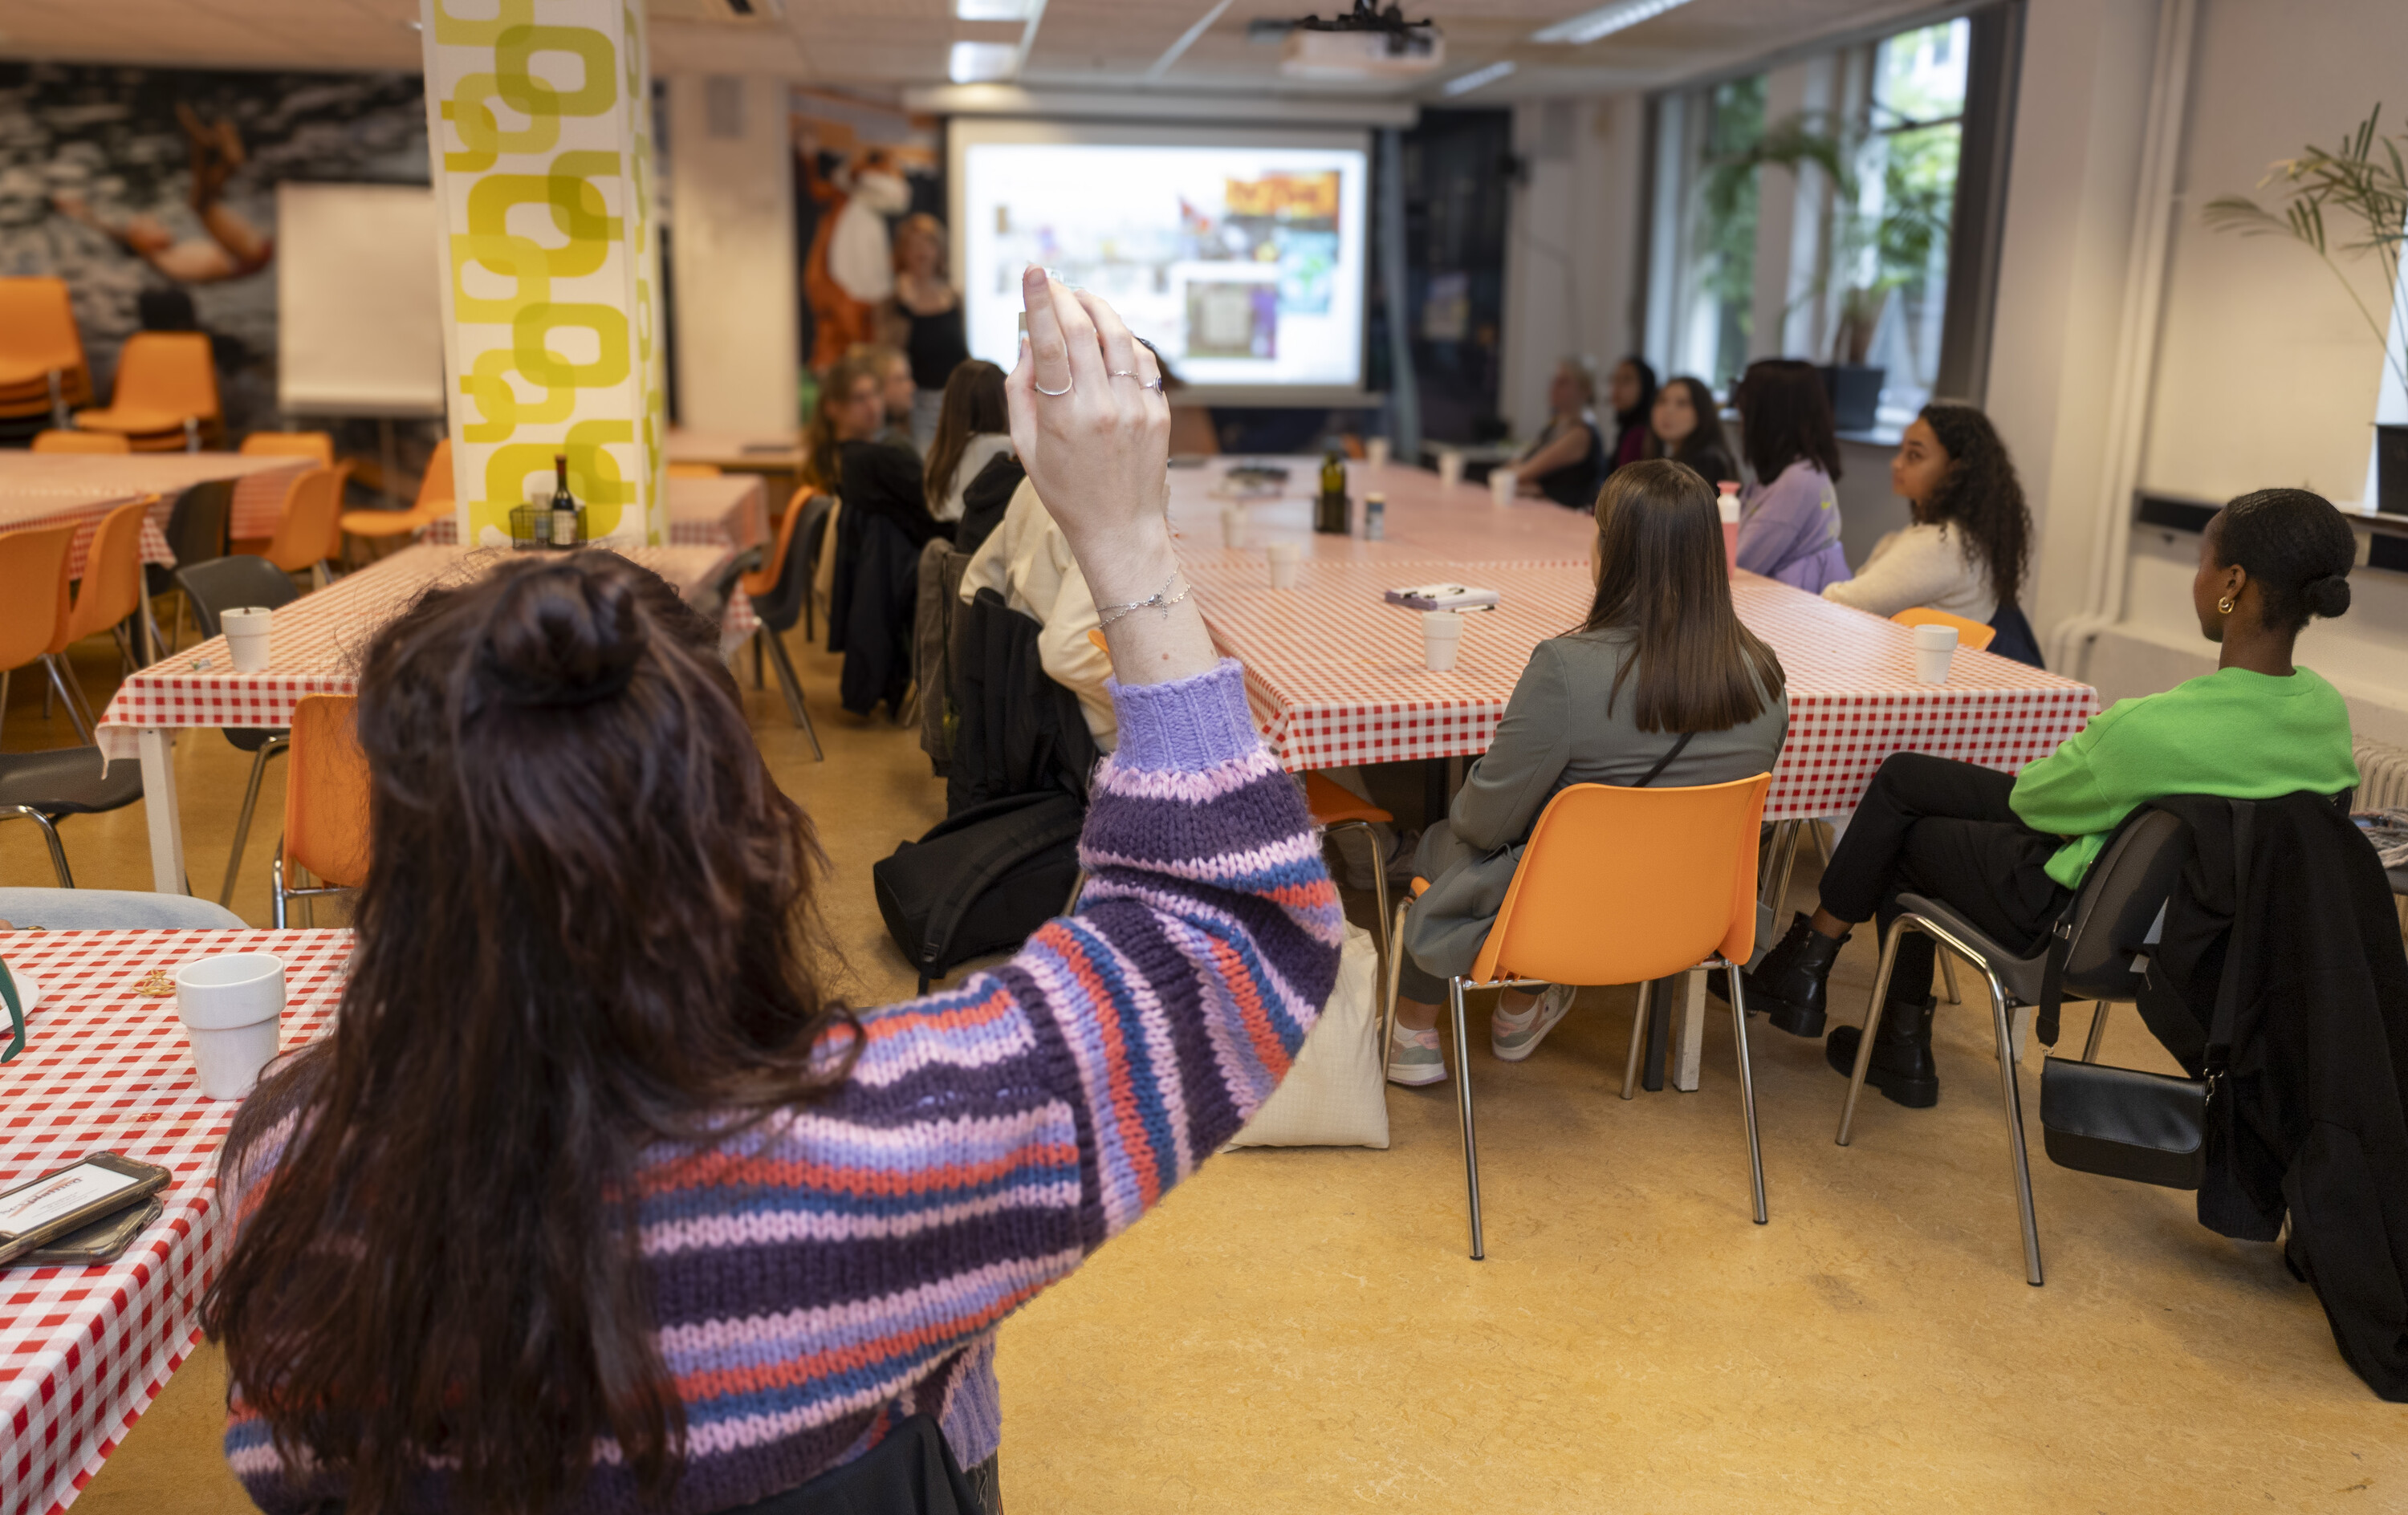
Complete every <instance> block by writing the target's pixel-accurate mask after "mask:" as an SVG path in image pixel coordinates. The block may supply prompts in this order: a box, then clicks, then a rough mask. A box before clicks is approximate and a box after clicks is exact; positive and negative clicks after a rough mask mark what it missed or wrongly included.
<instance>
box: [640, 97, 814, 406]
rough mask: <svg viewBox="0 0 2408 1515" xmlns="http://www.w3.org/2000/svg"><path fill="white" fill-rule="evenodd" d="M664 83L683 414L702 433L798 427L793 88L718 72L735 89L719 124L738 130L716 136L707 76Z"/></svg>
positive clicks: (676, 356) (675, 356) (673, 356)
mask: <svg viewBox="0 0 2408 1515" xmlns="http://www.w3.org/2000/svg"><path fill="white" fill-rule="evenodd" d="M668 85H669V133H668V136H669V175H670V183H669V225H670V230H671V235H672V236H674V238H675V241H674V243H673V246H672V253H673V256H674V258H675V260H676V266H675V269H674V271H673V274H672V279H673V283H674V293H675V297H676V300H677V309H676V315H675V322H676V330H675V332H674V334H673V339H674V341H675V343H676V351H675V352H673V353H672V354H671V355H670V356H671V361H672V362H674V363H675V364H677V382H678V415H679V420H680V422H681V423H682V424H683V425H685V426H686V427H688V428H690V429H693V430H696V431H712V432H740V433H744V434H747V435H758V434H763V433H777V432H786V431H791V430H793V429H794V428H795V426H796V376H797V373H798V372H799V365H800V358H799V355H798V353H797V352H796V344H797V340H798V336H797V332H796V324H797V322H796V305H795V302H796V282H797V280H798V278H799V273H798V270H799V269H800V267H801V264H800V262H799V260H798V259H797V257H796V250H795V209H794V170H793V166H792V150H791V148H790V147H789V146H788V134H787V124H786V96H787V90H788V86H787V84H786V81H785V80H783V79H771V78H767V77H764V76H758V75H729V76H722V77H721V82H720V84H719V88H720V89H721V90H723V91H725V90H730V89H732V90H733V91H734V92H735V99H736V102H737V108H736V109H735V110H734V111H733V112H732V116H733V120H732V121H731V120H728V119H724V115H725V114H730V113H723V119H722V120H721V121H718V122H717V123H716V124H717V125H718V126H719V127H720V128H721V129H723V130H724V129H725V128H726V127H728V126H730V125H733V126H735V127H737V128H738V135H736V136H716V135H713V130H712V128H713V125H714V122H713V121H712V120H711V116H712V112H711V110H710V90H711V85H710V80H709V79H707V78H706V76H703V75H699V74H680V75H676V76H674V77H672V78H671V79H669V81H668ZM724 98H725V97H724V95H723V100H724Z"/></svg>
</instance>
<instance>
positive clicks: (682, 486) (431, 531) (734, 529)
mask: <svg viewBox="0 0 2408 1515" xmlns="http://www.w3.org/2000/svg"><path fill="white" fill-rule="evenodd" d="M668 496H669V545H670V546H672V547H724V548H726V549H728V550H731V551H737V552H740V551H742V550H744V549H746V548H748V547H761V546H764V545H766V544H767V542H768V540H769V491H768V487H767V485H765V484H763V483H762V481H761V476H760V475H758V474H723V475H722V476H720V477H719V478H717V479H670V480H669V481H668ZM424 540H426V541H428V542H430V543H433V544H434V545H436V546H437V547H449V546H452V545H453V544H455V543H457V542H458V541H459V540H460V523H459V520H458V518H457V517H453V516H445V517H443V518H441V519H440V520H438V521H437V522H435V523H434V524H433V525H431V526H429V527H427V528H426V536H425V537H424Z"/></svg>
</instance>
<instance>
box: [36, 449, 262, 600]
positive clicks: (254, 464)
mask: <svg viewBox="0 0 2408 1515" xmlns="http://www.w3.org/2000/svg"><path fill="white" fill-rule="evenodd" d="M308 466H309V460H308V459H307V458H296V457H245V456H243V455H242V454H240V453H238V452H133V453H87V452H19V451H14V450H0V531H18V530H22V529H23V528H25V527H28V526H44V525H51V524H55V523H57V522H68V521H72V522H77V523H78V524H79V525H80V526H82V528H83V529H82V530H81V531H79V532H78V533H77V534H76V538H75V545H74V546H73V547H72V548H70V549H69V550H68V553H67V577H68V578H70V579H79V578H81V577H82V576H83V564H84V554H85V553H86V552H88V551H90V550H91V548H92V535H93V530H94V529H95V528H97V527H98V526H99V524H100V520H101V518H102V517H103V516H106V515H107V514H108V512H109V511H111V510H113V509H115V508H117V507H119V506H121V505H123V504H124V503H126V502H127V501H128V500H136V499H139V498H141V497H142V496H143V495H146V494H149V495H153V496H156V503H155V504H153V505H152V506H151V507H150V510H149V512H147V513H146V514H145V515H144V517H143V523H142V561H144V562H145V563H156V564H159V565H162V566H167V565H173V564H174V563H175V561H176V555H175V553H173V552H172V551H170V550H168V548H167V536H166V525H167V516H168V513H169V512H170V511H172V510H173V509H174V508H175V506H176V500H177V497H178V496H179V495H181V494H182V493H184V491H186V490H188V489H191V488H192V487H193V485H195V484H202V483H208V482H210V481H212V480H217V479H231V480H233V482H234V486H235V488H234V504H233V509H232V512H231V514H230V517H229V524H230V528H231V529H230V531H229V534H228V535H230V536H274V535H275V534H276V522H277V517H278V515H279V513H280V512H281V510H282V509H283V506H284V492H285V490H286V489H287V487H289V486H290V485H291V484H292V482H293V478H294V475H296V474H298V473H300V472H301V470H303V469H304V468H307V467H308Z"/></svg>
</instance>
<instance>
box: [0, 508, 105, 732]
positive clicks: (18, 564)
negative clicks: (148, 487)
mask: <svg viewBox="0 0 2408 1515" xmlns="http://www.w3.org/2000/svg"><path fill="white" fill-rule="evenodd" d="M81 529H82V528H81V527H79V526H78V525H76V524H75V523H74V522H67V523H66V524H65V525H63V526H36V527H32V528H30V529H28V530H25V531H12V532H7V533H5V534H0V584H5V585H7V590H8V592H7V593H5V594H0V714H5V713H6V712H7V708H8V676H9V675H10V674H12V673H14V672H15V671H16V670H17V669H19V668H22V667H25V666H27V665H31V664H35V663H40V664H41V665H43V666H44V668H45V669H47V670H48V672H49V674H50V684H51V686H52V687H53V688H54V689H55V690H56V691H57V692H58V696H59V701H60V703H61V704H63V705H65V707H67V719H68V720H69V721H71V722H74V723H75V727H76V731H77V732H78V734H79V736H81V738H82V739H83V740H84V741H86V742H89V741H91V740H92V727H91V725H90V724H89V722H86V721H85V719H84V714H83V705H82V703H81V701H80V699H79V697H78V695H77V694H76V693H72V692H71V691H70V689H69V686H68V683H67V679H66V678H65V675H64V674H62V673H61V672H60V671H59V662H58V657H57V655H56V654H55V653H54V652H53V651H52V650H51V649H52V648H55V647H62V646H65V636H66V629H67V612H68V607H69V603H70V602H69V600H68V597H67V552H68V550H70V549H71V548H73V547H74V546H75V539H76V533H77V532H78V531H79V530H81Z"/></svg>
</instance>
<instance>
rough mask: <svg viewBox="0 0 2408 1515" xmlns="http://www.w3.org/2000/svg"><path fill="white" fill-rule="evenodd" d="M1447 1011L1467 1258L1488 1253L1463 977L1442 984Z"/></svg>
mask: <svg viewBox="0 0 2408 1515" xmlns="http://www.w3.org/2000/svg"><path fill="white" fill-rule="evenodd" d="M1446 1008H1447V1013H1448V1015H1449V1016H1451V1017H1452V1018H1453V1020H1454V1022H1455V1116H1456V1118H1457V1119H1458V1120H1459V1121H1460V1122H1462V1125H1463V1187H1464V1193H1465V1197H1466V1198H1467V1199H1468V1200H1469V1202H1470V1206H1471V1260H1472V1261H1473V1262H1475V1263H1477V1262H1479V1261H1480V1260H1481V1259H1482V1258H1484V1257H1485V1256H1487V1255H1488V1249H1487V1247H1486V1245H1485V1244H1484V1242H1483V1241H1482V1239H1481V1234H1480V1141H1479V1138H1478V1136H1477V1135H1476V1134H1475V1133H1474V1132H1473V1130H1472V1122H1471V1037H1470V1035H1469V1033H1468V1032H1467V1031H1465V1029H1464V1025H1463V980H1462V979H1459V978H1458V979H1448V980H1447V984H1446Z"/></svg>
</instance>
